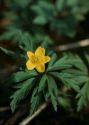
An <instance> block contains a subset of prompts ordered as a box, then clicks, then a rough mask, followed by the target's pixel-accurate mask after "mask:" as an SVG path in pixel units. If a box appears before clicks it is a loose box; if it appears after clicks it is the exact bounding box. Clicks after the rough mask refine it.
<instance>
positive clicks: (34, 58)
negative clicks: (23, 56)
mask: <svg viewBox="0 0 89 125" xmlns="http://www.w3.org/2000/svg"><path fill="white" fill-rule="evenodd" d="M31 62H32V63H33V64H36V63H37V62H38V58H37V57H36V56H32V58H31Z"/></svg>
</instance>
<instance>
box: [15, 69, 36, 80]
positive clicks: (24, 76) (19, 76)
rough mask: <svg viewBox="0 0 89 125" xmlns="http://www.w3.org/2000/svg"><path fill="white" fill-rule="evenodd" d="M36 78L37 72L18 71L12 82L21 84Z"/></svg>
mask: <svg viewBox="0 0 89 125" xmlns="http://www.w3.org/2000/svg"><path fill="white" fill-rule="evenodd" d="M35 76H37V72H36V71H35V70H32V71H18V72H16V73H14V74H13V81H14V82H21V81H23V80H26V79H30V78H32V77H35Z"/></svg>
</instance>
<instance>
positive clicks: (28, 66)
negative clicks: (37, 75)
mask: <svg viewBox="0 0 89 125" xmlns="http://www.w3.org/2000/svg"><path fill="white" fill-rule="evenodd" d="M26 67H27V69H28V70H32V69H34V68H35V65H34V64H33V63H32V62H31V61H30V60H28V61H27V63H26Z"/></svg>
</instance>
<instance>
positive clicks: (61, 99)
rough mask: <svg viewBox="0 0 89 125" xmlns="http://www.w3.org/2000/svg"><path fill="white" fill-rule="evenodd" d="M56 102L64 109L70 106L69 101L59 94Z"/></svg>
mask: <svg viewBox="0 0 89 125" xmlns="http://www.w3.org/2000/svg"><path fill="white" fill-rule="evenodd" d="M58 103H59V105H61V106H62V107H63V108H65V109H66V108H68V107H70V101H69V99H68V98H66V97H61V96H59V97H58Z"/></svg>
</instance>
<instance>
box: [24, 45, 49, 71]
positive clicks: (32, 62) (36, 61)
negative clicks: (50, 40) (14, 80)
mask: <svg viewBox="0 0 89 125" xmlns="http://www.w3.org/2000/svg"><path fill="white" fill-rule="evenodd" d="M27 56H28V58H29V60H28V61H27V63H26V67H27V69H28V70H33V69H34V68H35V69H36V70H37V71H38V72H40V73H41V72H44V71H45V63H47V62H49V61H50V59H51V58H50V57H49V56H45V49H44V48H42V47H38V48H37V49H36V51H35V53H33V52H31V51H27Z"/></svg>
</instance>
